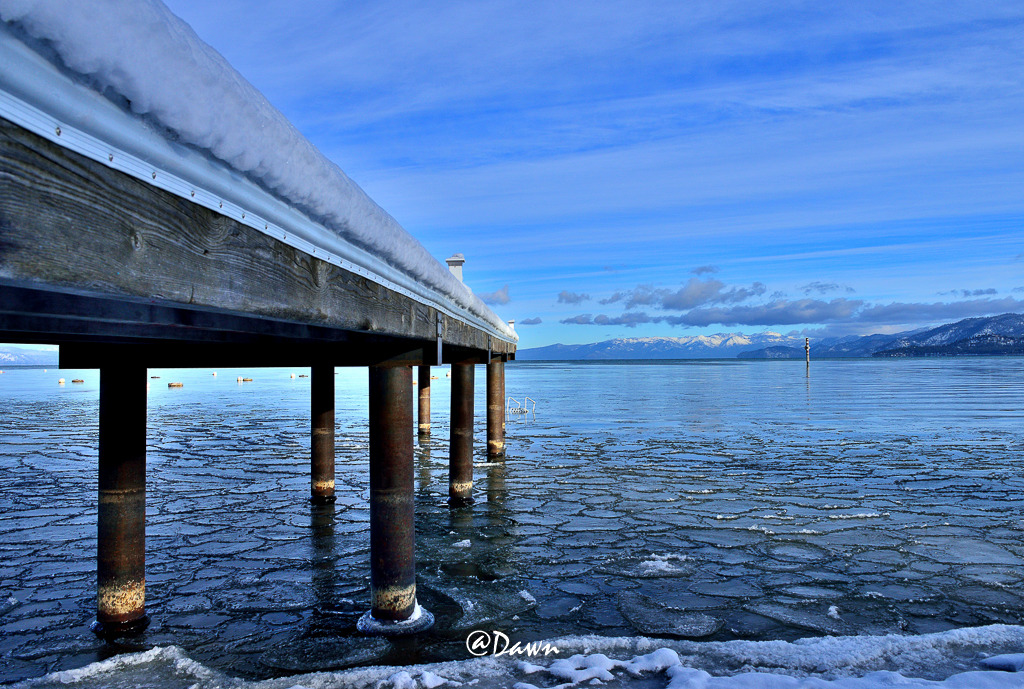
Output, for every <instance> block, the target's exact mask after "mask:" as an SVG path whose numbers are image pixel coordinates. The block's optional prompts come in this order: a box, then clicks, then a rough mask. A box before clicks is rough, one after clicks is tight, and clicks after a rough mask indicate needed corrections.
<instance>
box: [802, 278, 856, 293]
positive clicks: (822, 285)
mask: <svg viewBox="0 0 1024 689" xmlns="http://www.w3.org/2000/svg"><path fill="white" fill-rule="evenodd" d="M800 289H801V290H802V291H803V293H804V294H828V293H830V292H846V293H847V294H852V293H854V292H856V291H857V290H855V289H853V288H852V287H850V286H849V285H840V284H838V283H835V282H819V281H815V282H809V283H807V284H806V285H804V286H803V287H801V288H800Z"/></svg>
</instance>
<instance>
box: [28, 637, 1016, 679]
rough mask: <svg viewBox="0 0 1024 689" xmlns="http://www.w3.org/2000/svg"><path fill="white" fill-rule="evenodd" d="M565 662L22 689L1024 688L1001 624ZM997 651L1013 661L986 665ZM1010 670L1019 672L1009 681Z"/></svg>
mask: <svg viewBox="0 0 1024 689" xmlns="http://www.w3.org/2000/svg"><path fill="white" fill-rule="evenodd" d="M550 643H551V644H553V645H554V646H556V647H557V648H558V649H559V652H558V654H557V656H556V657H555V656H534V657H530V658H528V659H524V658H522V657H517V656H511V655H504V656H500V657H494V656H486V657H482V658H475V659H471V660H463V661H449V662H444V663H436V664H431V665H420V666H408V667H382V666H379V667H362V668H354V669H351V670H343V671H337V672H322V673H312V674H305V675H296V676H292V677H284V678H279V679H270V680H262V681H245V680H241V679H238V678H235V677H231V676H228V675H226V674H224V673H221V672H218V671H216V670H213V669H210V668H208V667H206V666H204V665H202V664H200V663H197V662H195V661H193V660H191V659H190V658H188V657H187V656H186V655H185V653H184V652H183V651H182V650H181V649H179V648H177V647H173V646H172V647H165V648H155V649H153V650H150V651H147V652H144V653H135V654H128V655H122V656H118V657H116V658H113V659H111V660H106V661H102V662H98V663H93V664H92V665H89V666H86V667H84V668H80V669H78V670H71V671H65V672H57V673H53V674H50V675H47V676H46V677H43V678H40V679H38V680H30V681H28V682H25V683H23V684H22V685H21V686H23V687H26V689H27V688H28V687H32V688H33V689H48V688H50V687H53V688H56V687H68V686H75V687H82V688H83V689H92V688H93V687H136V686H151V687H155V688H156V689H171V688H174V689H177V688H178V687H181V688H182V689H184V688H185V687H196V689H213V687H231V688H234V689H292V688H294V687H306V688H308V689H317V688H319V687H324V688H326V687H335V688H337V689H392V688H396V689H397V688H401V689H434V687H439V686H450V687H457V686H469V685H471V686H474V687H477V688H479V689H490V688H492V687H519V688H520V689H530V687H545V686H548V687H550V686H560V687H563V689H570V688H572V687H582V686H589V685H590V684H592V683H594V680H598V681H600V682H613V681H614V682H615V685H614V686H621V687H627V688H628V687H631V686H638V687H639V686H643V687H652V686H654V687H667V688H668V689H691V688H692V689H698V688H700V689H780V688H782V689H790V688H793V689H796V688H797V687H800V688H802V689H811V688H813V689H883V688H884V687H892V686H901V687H922V688H923V687H930V688H931V689H1010V688H1011V687H1015V688H1019V687H1024V675H1021V674H1020V673H1019V672H1017V671H1019V670H1020V669H1022V668H1024V653H1011V652H1008V651H1010V650H1012V649H1020V648H1022V647H1024V627H1017V626H1005V625H993V626H990V627H980V628H973V629H960V630H954V631H950V632H943V633H939V634H928V635H922V636H894V635H889V636H858V637H826V638H816V639H804V640H801V641H797V642H793V643H787V642H783V641H762V642H753V641H729V642H696V641H669V640H664V639H657V640H655V639H645V638H629V637H620V638H603V637H593V636H590V637H587V636H584V637H564V638H561V639H553V640H551V642H550ZM990 650H996V651H1001V652H1005V653H1002V654H1000V655H996V656H991V657H985V656H986V654H987V653H988V652H989V651H990ZM1004 670H1010V671H1011V672H1006V671H1004Z"/></svg>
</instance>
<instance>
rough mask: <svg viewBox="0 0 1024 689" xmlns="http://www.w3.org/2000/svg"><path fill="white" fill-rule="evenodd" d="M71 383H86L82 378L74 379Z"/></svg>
mask: <svg viewBox="0 0 1024 689" xmlns="http://www.w3.org/2000/svg"><path fill="white" fill-rule="evenodd" d="M71 382H72V383H84V382H85V381H84V380H82V379H81V378H73V379H72V380H71Z"/></svg>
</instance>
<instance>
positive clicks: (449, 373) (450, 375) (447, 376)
mask: <svg viewBox="0 0 1024 689" xmlns="http://www.w3.org/2000/svg"><path fill="white" fill-rule="evenodd" d="M444 377H445V378H451V377H452V374H451V372H448V373H446V374H444Z"/></svg>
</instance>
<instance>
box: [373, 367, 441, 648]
mask: <svg viewBox="0 0 1024 689" xmlns="http://www.w3.org/2000/svg"><path fill="white" fill-rule="evenodd" d="M414 485H415V469H414V467H413V449H412V368H411V367H409V366H394V367H385V366H371V367H370V597H371V599H372V607H371V609H370V611H369V612H368V613H366V614H365V615H363V616H362V617H361V618H360V619H359V622H358V623H357V625H356V628H357V629H359V631H361V632H362V633H364V634H370V635H378V636H390V635H399V634H413V633H415V632H420V631H423V630H424V629H428V628H429V627H430V626H431V625H433V623H434V617H433V615H431V614H430V613H429V612H427V611H426V610H424V609H423V608H421V607H420V606H419V604H418V603H417V602H416V523H415V511H414V502H413V500H414V497H413V491H414Z"/></svg>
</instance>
